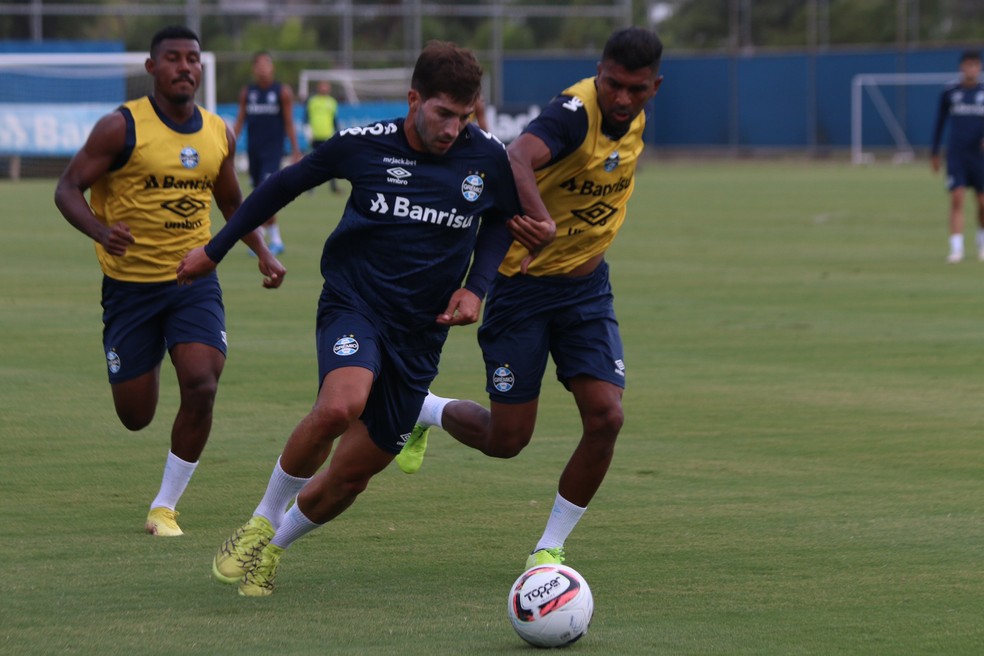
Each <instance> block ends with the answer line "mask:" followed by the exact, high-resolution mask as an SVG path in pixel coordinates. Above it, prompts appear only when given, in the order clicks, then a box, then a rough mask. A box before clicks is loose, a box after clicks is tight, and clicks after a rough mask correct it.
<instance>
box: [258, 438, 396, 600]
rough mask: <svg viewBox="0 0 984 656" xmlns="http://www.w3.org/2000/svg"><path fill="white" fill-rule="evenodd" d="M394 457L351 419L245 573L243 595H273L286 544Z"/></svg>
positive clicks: (334, 513)
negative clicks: (325, 462)
mask: <svg viewBox="0 0 984 656" xmlns="http://www.w3.org/2000/svg"><path fill="white" fill-rule="evenodd" d="M395 455H396V454H395V453H391V452H387V451H383V450H382V449H380V448H379V446H377V445H376V443H374V442H373V440H372V439H371V438H370V437H369V433H368V431H367V430H366V427H365V424H363V423H362V422H361V421H355V422H353V423H352V425H351V426H350V427H349V429H348V430H347V431H345V433H344V434H343V435H342V437H341V438H340V439H339V440H338V448H337V449H336V450H335V455H334V456H333V457H332V459H331V462H330V463H329V464H328V467H327V468H325V469H324V470H323V471H321V472H319V473H318V474H317V475H315V476H314V477H313V478H312V479H311V480H310V481H308V482H307V484H306V485H304V487H303V488H302V489H301V491H300V493H299V494H298V495H297V503H295V504H294V505H293V506H291V508H290V510H288V511H287V513H286V514H285V515H284V519H283V523H282V524H281V525H280V528H279V529H277V531H276V533H275V534H274V536H273V537H272V539H271V540H270V542H269V544H267V545H265V546H264V547H262V549H261V550H260V553H259V555H258V557H257V559H256V562H255V563H254V564H253V567H251V568H250V569H249V570H248V571H247V572H246V573H245V574H244V575H243V578H242V581H240V583H239V594H241V595H244V596H249V597H259V596H266V595H269V594H270V593H272V592H273V586H274V582H275V580H276V576H277V569H278V567H279V565H280V559H281V557H282V556H283V554H284V552H285V551H286V550H287V548H288V547H290V545H291V544H293V543H294V542H295V541H296V540H298V539H299V538H301V537H303V536H305V535H307V534H308V533H310V532H311V531H313V530H315V529H317V528H319V527H321V526H323V525H324V524H326V523H328V522H330V521H331V520H333V519H334V518H336V517H338V516H339V515H340V514H342V513H343V512H345V510H346V509H348V507H349V506H351V505H352V504H353V503H354V502H355V500H356V498H357V497H358V496H359V494H361V493H362V491H363V490H365V489H366V487H367V486H368V485H369V480H370V479H371V478H372V477H373V476H375V475H376V474H378V473H379V472H381V471H382V470H383V469H385V468H386V467H387V465H389V463H390V462H392V460H393V458H394V456H395Z"/></svg>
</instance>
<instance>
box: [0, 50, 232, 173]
mask: <svg viewBox="0 0 984 656" xmlns="http://www.w3.org/2000/svg"><path fill="white" fill-rule="evenodd" d="M146 60H147V53H146V52H106V53H91V52H86V53H70V52H66V53H4V54H0V158H3V159H5V160H7V161H8V162H9V168H10V176H11V177H18V175H19V174H20V173H25V174H29V173H31V171H28V170H26V168H27V167H26V166H25V167H21V161H22V160H24V159H30V160H31V161H43V160H45V159H63V158H66V157H71V156H72V155H73V154H75V152H77V151H78V150H79V149H80V148H81V147H82V146H83V145H84V143H85V140H86V139H87V138H88V136H89V133H90V132H91V131H92V128H93V126H94V125H95V123H96V121H98V120H99V118H100V117H101V116H103V115H105V114H107V113H109V112H111V111H113V110H114V109H116V108H117V107H118V106H119V105H120V104H122V103H124V102H126V101H128V100H133V99H135V98H139V97H141V96H145V95H148V94H151V93H153V79H152V78H151V76H150V75H148V74H147V71H146V70H145V68H144V62H145V61H146ZM201 61H202V83H201V86H200V87H199V89H198V95H197V101H198V103H199V104H201V105H202V106H203V107H205V108H206V109H208V110H210V111H213V112H214V111H215V108H216V95H215V80H216V77H215V55H214V53H211V52H203V53H202V57H201Z"/></svg>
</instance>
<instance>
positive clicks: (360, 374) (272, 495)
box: [212, 311, 382, 583]
mask: <svg viewBox="0 0 984 656" xmlns="http://www.w3.org/2000/svg"><path fill="white" fill-rule="evenodd" d="M319 314H320V315H321V316H323V317H324V319H323V320H322V322H321V323H319V325H318V329H317V345H318V371H319V375H320V376H321V386H320V388H319V390H318V398H317V401H316V402H315V404H314V407H313V408H312V409H311V411H310V412H309V413H308V414H307V415H306V416H305V417H304V418H303V419H302V420H301V421H300V423H298V424H297V426H296V427H295V428H294V431H293V432H292V433H291V435H290V438H289V439H288V440H287V444H286V445H285V446H284V449H283V452H282V453H281V455H280V458H279V459H278V460H277V462H276V464H275V465H274V467H273V472H272V473H271V474H270V478H269V480H268V482H267V487H266V490H265V491H264V493H263V498H262V499H261V500H260V503H259V504H258V505H257V506H256V508H255V510H254V511H253V514H252V516H251V517H250V519H249V520H248V521H247V522H246V523H245V524H243V525H242V526H241V527H240V528H239V529H237V530H236V531H235V533H233V534H232V535H231V536H230V537H229V538H228V539H226V541H225V542H224V543H223V544H222V546H220V547H219V549H218V551H217V553H216V554H215V557H214V558H213V560H212V574H213V575H214V576H215V578H216V579H218V580H219V581H222V582H223V583H236V582H238V581H239V579H240V578H241V577H242V576H243V575H244V574H245V573H246V572H247V571H248V570H249V568H250V567H251V566H252V563H253V561H254V559H255V558H256V557H257V556H258V554H259V551H260V549H261V548H262V546H264V545H266V544H267V543H269V541H270V538H272V537H273V535H274V533H275V532H276V531H277V529H278V528H279V527H280V524H281V522H282V521H283V519H284V513H285V511H286V509H287V505H288V504H289V503H290V502H291V501H292V500H293V499H294V497H295V496H296V495H297V493H298V492H299V491H300V490H301V488H303V487H304V485H305V484H306V483H307V482H308V481H309V480H310V479H311V477H312V476H314V474H315V473H316V472H317V471H318V469H319V468H320V467H321V466H322V465H323V464H324V463H325V461H326V460H327V459H328V455H329V454H330V453H331V449H332V445H333V443H334V440H335V438H336V437H338V436H339V435H341V434H342V433H344V432H345V431H346V430H348V428H349V427H350V426H351V425H352V423H353V422H355V420H356V419H358V418H359V416H360V415H361V414H362V413H363V412H364V409H365V406H366V403H367V401H368V398H369V395H370V393H371V391H372V387H373V382H374V378H375V377H376V376H377V375H378V372H379V371H380V370H381V357H382V356H381V352H380V350H379V348H378V337H377V334H376V331H375V327H374V326H372V325H371V324H369V322H367V321H366V320H365V319H364V318H362V317H359V316H358V315H355V314H352V313H347V312H343V311H340V312H328V311H325V312H319Z"/></svg>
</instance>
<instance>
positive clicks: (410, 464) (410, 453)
mask: <svg viewBox="0 0 984 656" xmlns="http://www.w3.org/2000/svg"><path fill="white" fill-rule="evenodd" d="M429 432H430V426H427V427H424V426H421V425H420V424H415V425H414V427H413V430H412V431H410V437H408V438H407V443H406V444H404V445H403V450H402V451H400V453H399V455H397V456H396V464H397V465H398V466H399V467H400V469H402V470H403V472H404V473H406V474H416V473H417V470H418V469H420V466H421V465H422V464H424V453H426V452H427V433H429Z"/></svg>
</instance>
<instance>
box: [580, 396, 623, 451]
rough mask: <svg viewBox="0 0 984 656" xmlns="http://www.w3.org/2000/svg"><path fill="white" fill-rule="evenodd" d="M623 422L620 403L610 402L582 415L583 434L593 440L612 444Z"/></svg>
mask: <svg viewBox="0 0 984 656" xmlns="http://www.w3.org/2000/svg"><path fill="white" fill-rule="evenodd" d="M624 423H625V414H624V412H623V411H622V406H621V404H611V405H608V406H606V407H604V408H602V409H600V410H597V411H595V412H592V413H591V414H588V415H586V416H585V417H584V434H585V435H587V436H590V437H591V438H593V439H594V440H595V441H598V442H601V443H610V444H611V445H612V446H614V444H615V438H617V437H618V433H619V431H621V430H622V424H624Z"/></svg>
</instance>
